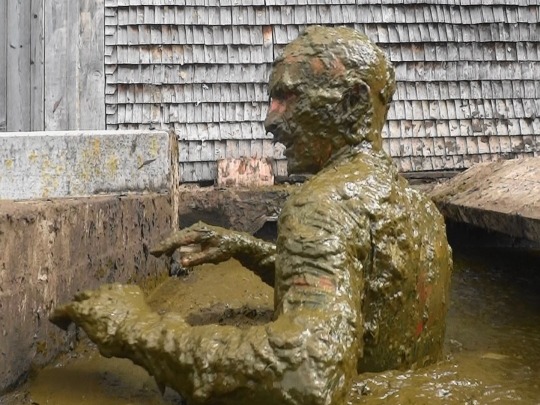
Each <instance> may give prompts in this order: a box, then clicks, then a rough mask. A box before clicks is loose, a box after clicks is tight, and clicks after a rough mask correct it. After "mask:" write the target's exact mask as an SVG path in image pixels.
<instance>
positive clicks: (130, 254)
mask: <svg viewBox="0 0 540 405" xmlns="http://www.w3.org/2000/svg"><path fill="white" fill-rule="evenodd" d="M172 222H174V221H173V218H172V210H171V203H170V198H169V196H168V195H167V194H161V195H159V194H148V195H133V196H126V197H117V196H108V197H93V198H81V199H73V200H55V201H40V202H19V203H16V202H9V201H2V202H0V246H1V249H2V251H1V253H0V393H1V392H2V390H4V389H6V388H7V387H9V386H10V385H13V384H15V383H16V382H17V381H18V380H19V379H21V378H23V377H24V376H25V375H26V373H27V372H28V371H29V370H30V368H31V367H33V366H39V365H42V364H45V363H47V362H48V361H50V360H51V359H53V358H54V357H55V356H56V355H57V354H58V353H59V352H60V351H61V350H64V351H65V350H67V349H68V348H69V346H70V342H72V341H73V340H74V338H75V333H74V331H72V332H71V333H69V334H66V333H65V332H64V331H62V330H60V329H59V328H57V327H56V326H54V325H52V324H51V323H50V322H49V321H48V316H49V314H50V311H51V310H52V309H53V308H54V307H55V306H56V305H57V304H60V303H63V302H66V301H68V300H70V299H71V298H72V297H73V295H74V294H75V293H77V292H78V291H82V290H85V289H90V288H95V287H97V286H98V285H100V284H103V283H109V282H134V281H140V280H145V281H146V282H148V281H149V280H152V279H156V278H157V277H160V275H163V274H166V270H165V263H164V262H163V261H161V260H158V259H155V258H153V257H152V256H149V254H148V248H149V246H150V245H151V244H153V243H156V241H158V240H159V239H160V238H161V237H162V236H163V235H165V234H168V233H169V232H170V230H171V223H172ZM0 402H1V400H0Z"/></svg>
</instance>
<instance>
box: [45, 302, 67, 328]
mask: <svg viewBox="0 0 540 405" xmlns="http://www.w3.org/2000/svg"><path fill="white" fill-rule="evenodd" d="M69 305H70V304H68V305H63V306H61V307H58V308H56V309H55V310H54V311H53V313H52V314H51V315H50V316H49V320H50V321H51V322H52V323H54V324H55V325H56V326H58V327H59V328H61V329H64V330H67V328H68V327H69V325H71V323H72V322H73V319H72V318H71V314H70V310H69Z"/></svg>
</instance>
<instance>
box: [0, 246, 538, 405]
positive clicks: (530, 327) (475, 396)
mask: <svg viewBox="0 0 540 405" xmlns="http://www.w3.org/2000/svg"><path fill="white" fill-rule="evenodd" d="M454 257H455V271H454V276H453V280H452V281H453V284H452V302H451V307H450V312H449V314H448V319H447V336H446V344H445V355H446V360H444V361H443V362H441V363H439V364H436V365H433V366H430V367H426V368H423V369H420V370H414V371H408V372H398V371H388V372H384V373H377V374H364V375H362V376H360V377H359V378H358V380H357V381H356V382H355V384H354V386H353V389H352V392H351V397H350V400H349V403H350V404H353V405H360V404H400V405H402V404H471V405H473V404H491V403H501V404H514V403H515V404H537V403H540V293H539V292H538V291H540V271H539V270H540V254H538V253H534V252H525V251H515V250H514V251H509V250H504V249H497V250H496V251H494V250H486V249H484V250H478V249H476V250H475V251H466V250H464V249H463V248H458V249H455V250H454ZM272 299H273V291H272V289H271V288H269V287H268V286H266V285H265V284H264V283H262V282H261V281H260V280H259V279H258V278H257V277H255V276H254V275H253V274H251V273H250V272H248V271H246V270H244V269H243V268H242V267H241V266H240V265H239V264H238V263H236V262H233V261H230V262H227V263H224V264H222V265H219V266H213V265H206V266H201V267H199V268H197V269H196V270H195V271H194V272H192V273H191V274H190V275H189V276H187V277H184V278H172V279H168V280H167V281H165V282H164V283H163V284H162V285H160V286H159V287H158V288H157V289H155V290H154V291H153V292H152V293H151V294H150V296H149V302H150V303H151V305H152V307H153V308H155V309H156V310H159V311H162V312H163V311H178V312H180V313H182V314H184V315H185V316H186V318H187V319H188V321H189V322H190V323H192V324H194V325H195V324H197V325H200V324H205V323H220V324H229V325H237V326H239V327H244V326H249V325H254V324H260V323H265V322H268V321H269V320H270V319H271V316H272V311H271V308H272ZM0 404H5V405H15V404H35V405H44V404H54V405H68V404H69V405H71V404H81V405H96V404H99V405H109V404H110V405H113V404H114V405H155V404H156V405H173V404H182V400H181V398H180V397H179V396H178V395H176V394H175V393H174V392H173V391H171V390H166V392H165V395H163V396H162V395H161V393H160V391H159V389H158V387H157V386H156V384H155V382H154V381H153V379H152V378H151V377H149V376H148V374H147V373H146V372H145V371H144V370H143V369H142V368H140V367H137V366H134V365H132V363H131V362H130V361H128V360H120V359H105V358H103V357H101V356H100V355H99V354H98V353H97V351H96V349H95V348H94V347H93V346H92V345H90V344H88V343H87V342H85V340H84V339H83V340H82V341H81V343H80V344H79V346H78V347H77V348H76V349H75V350H73V351H71V352H69V353H67V354H66V355H64V356H63V357H62V358H60V359H58V360H57V361H56V362H55V363H53V364H52V365H51V366H50V367H48V368H46V369H44V370H41V371H39V372H38V373H36V375H35V376H33V377H32V379H31V381H30V382H29V383H28V384H26V385H25V386H23V387H21V388H20V389H19V390H17V391H16V392H13V393H11V394H9V395H7V396H4V397H2V398H0Z"/></svg>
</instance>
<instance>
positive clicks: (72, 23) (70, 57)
mask: <svg viewBox="0 0 540 405" xmlns="http://www.w3.org/2000/svg"><path fill="white" fill-rule="evenodd" d="M63 3H65V7H66V8H67V20H66V33H67V39H66V46H67V53H66V89H65V91H66V95H67V101H68V108H67V119H68V128H66V129H79V121H80V113H81V105H80V103H79V78H80V69H82V66H81V65H80V60H79V31H80V30H79V3H80V0H76V1H73V0H63ZM85 113H86V112H85Z"/></svg>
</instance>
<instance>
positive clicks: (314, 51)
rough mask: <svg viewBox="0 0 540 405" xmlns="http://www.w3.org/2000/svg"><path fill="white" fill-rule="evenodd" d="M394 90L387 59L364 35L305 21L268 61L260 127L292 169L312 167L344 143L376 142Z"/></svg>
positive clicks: (375, 145) (307, 170) (377, 145)
mask: <svg viewBox="0 0 540 405" xmlns="http://www.w3.org/2000/svg"><path fill="white" fill-rule="evenodd" d="M394 90H395V79H394V70H393V68H392V66H391V65H390V63H389V61H388V60H387V58H386V57H385V55H384V53H383V52H382V51H381V50H380V49H379V48H378V47H377V46H376V45H375V44H374V43H373V42H371V41H370V40H369V39H368V38H367V37H366V36H365V35H363V34H361V33H359V32H358V31H355V30H353V29H350V28H345V27H339V28H330V27H320V26H316V27H310V28H308V29H307V30H306V31H305V32H304V33H303V34H302V35H300V36H299V37H298V38H297V39H296V40H294V41H293V42H291V43H290V44H289V45H287V46H286V47H285V49H284V51H283V55H282V56H280V57H279V58H278V59H276V61H275V62H274V68H273V70H272V74H271V76H270V83H269V92H270V98H271V105H270V109H269V111H268V116H267V118H266V122H265V126H266V129H267V131H269V132H272V133H273V134H274V136H275V140H276V141H278V142H281V143H283V144H284V145H285V146H286V151H285V154H286V156H287V157H288V159H289V172H290V173H316V172H317V171H319V170H320V169H321V168H322V167H323V166H324V164H325V163H326V162H327V161H328V159H329V158H330V157H331V156H332V155H333V153H335V152H336V151H338V150H339V149H341V148H342V147H344V146H346V145H357V144H359V143H361V142H363V141H368V142H370V143H371V144H372V145H373V148H375V149H380V148H381V143H382V140H381V129H382V127H383V125H384V121H385V119H386V113H387V112H388V106H389V103H390V101H391V98H392V95H393V93H394Z"/></svg>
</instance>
